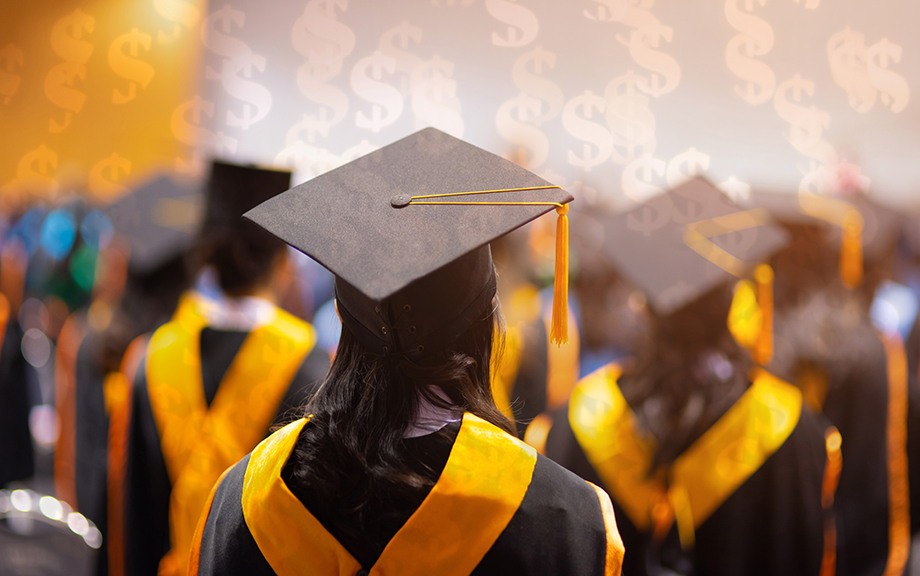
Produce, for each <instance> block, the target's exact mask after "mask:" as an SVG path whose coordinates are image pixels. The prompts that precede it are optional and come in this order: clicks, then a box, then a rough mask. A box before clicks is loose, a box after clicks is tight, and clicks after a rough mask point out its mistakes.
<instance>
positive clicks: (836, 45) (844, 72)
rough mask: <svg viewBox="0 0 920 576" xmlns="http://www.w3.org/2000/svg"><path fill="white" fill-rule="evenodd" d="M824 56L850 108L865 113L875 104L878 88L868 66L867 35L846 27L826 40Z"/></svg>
mask: <svg viewBox="0 0 920 576" xmlns="http://www.w3.org/2000/svg"><path fill="white" fill-rule="evenodd" d="M827 58H828V61H829V62H830V65H831V73H832V74H833V76H834V82H835V83H836V84H837V86H840V87H841V88H843V89H844V90H845V91H846V93H847V96H848V99H849V103H850V107H852V108H853V110H856V111H857V112H859V113H861V114H865V113H866V112H868V111H869V110H871V109H872V107H873V106H875V101H876V99H877V98H878V91H877V90H876V89H875V86H874V85H873V84H872V78H871V77H870V76H869V68H868V66H867V59H868V58H867V51H866V37H865V34H863V33H861V32H856V31H854V30H851V29H850V27H849V26H847V27H846V28H844V29H843V30H841V31H840V32H837V33H836V34H834V35H833V36H831V37H830V40H828V41H827Z"/></svg>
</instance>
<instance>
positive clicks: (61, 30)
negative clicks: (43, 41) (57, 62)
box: [51, 8, 96, 64]
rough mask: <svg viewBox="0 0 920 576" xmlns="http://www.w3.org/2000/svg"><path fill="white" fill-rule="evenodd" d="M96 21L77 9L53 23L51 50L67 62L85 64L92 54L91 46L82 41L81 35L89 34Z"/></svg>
mask: <svg viewBox="0 0 920 576" xmlns="http://www.w3.org/2000/svg"><path fill="white" fill-rule="evenodd" d="M95 27H96V19H95V18H93V17H92V16H90V15H89V14H87V13H86V12H84V11H83V10H80V9H79V8H78V9H76V10H74V11H73V12H71V13H70V14H68V15H67V16H64V17H63V18H61V19H60V20H58V21H57V22H55V23H54V26H52V28H51V48H52V49H53V50H54V53H55V54H57V55H58V56H60V57H61V58H63V59H64V60H67V61H68V62H79V63H80V64H86V62H87V61H88V60H89V57H90V55H91V54H92V53H93V45H92V44H90V43H89V42H87V41H86V40H83V39H82V38H83V33H84V32H88V33H91V32H92V31H93V29H94V28H95Z"/></svg>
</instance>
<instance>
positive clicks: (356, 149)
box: [342, 140, 380, 164]
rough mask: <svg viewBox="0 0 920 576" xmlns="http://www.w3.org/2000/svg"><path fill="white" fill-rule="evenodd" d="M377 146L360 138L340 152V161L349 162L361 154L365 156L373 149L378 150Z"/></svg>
mask: <svg viewBox="0 0 920 576" xmlns="http://www.w3.org/2000/svg"><path fill="white" fill-rule="evenodd" d="M379 149H380V147H379V146H374V145H373V144H371V143H370V142H368V141H367V140H362V141H360V142H358V143H357V144H355V145H354V146H352V147H351V148H349V149H348V150H346V151H344V152H342V163H343V164H344V163H345V162H351V161H352V160H357V159H358V158H360V157H362V156H367V155H368V154H370V153H371V152H373V151H375V150H379Z"/></svg>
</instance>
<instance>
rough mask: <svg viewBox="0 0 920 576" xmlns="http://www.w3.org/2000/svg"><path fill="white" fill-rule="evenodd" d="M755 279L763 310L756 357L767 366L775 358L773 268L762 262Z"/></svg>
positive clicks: (755, 352)
mask: <svg viewBox="0 0 920 576" xmlns="http://www.w3.org/2000/svg"><path fill="white" fill-rule="evenodd" d="M754 280H755V281H756V282H757V303H758V304H759V306H760V312H761V323H760V333H759V334H758V335H757V342H756V343H755V345H754V359H755V360H756V361H757V363H758V364H760V365H762V366H765V365H767V364H769V362H770V360H771V359H772V358H773V268H770V266H769V265H768V264H761V265H760V266H758V267H757V268H756V269H755V270H754Z"/></svg>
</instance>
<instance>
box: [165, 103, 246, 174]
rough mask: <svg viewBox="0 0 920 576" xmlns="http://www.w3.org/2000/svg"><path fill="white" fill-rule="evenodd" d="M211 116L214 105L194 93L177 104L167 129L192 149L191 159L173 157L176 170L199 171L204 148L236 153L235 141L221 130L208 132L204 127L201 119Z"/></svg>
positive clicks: (195, 172) (190, 172) (218, 151)
mask: <svg viewBox="0 0 920 576" xmlns="http://www.w3.org/2000/svg"><path fill="white" fill-rule="evenodd" d="M213 117H214V104H213V103H211V102H208V101H207V100H204V99H203V98H201V96H198V95H196V96H195V97H194V98H192V99H191V100H189V101H188V102H184V103H182V104H180V105H179V106H177V107H176V109H175V110H174V111H173V113H172V117H171V119H170V128H171V129H172V133H173V136H175V138H176V140H178V141H179V142H182V143H183V144H185V145H186V146H190V147H191V148H192V157H191V160H190V161H189V160H184V159H182V158H176V170H177V171H179V172H182V173H186V174H200V173H201V170H202V168H203V166H204V153H203V150H202V149H203V148H204V147H210V148H212V149H213V150H214V151H215V152H216V153H220V152H221V151H223V150H228V151H230V152H236V145H237V141H236V139H234V138H231V137H229V136H226V135H224V134H223V132H219V131H218V132H211V131H210V130H208V129H207V128H205V127H204V126H203V120H204V118H213Z"/></svg>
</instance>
